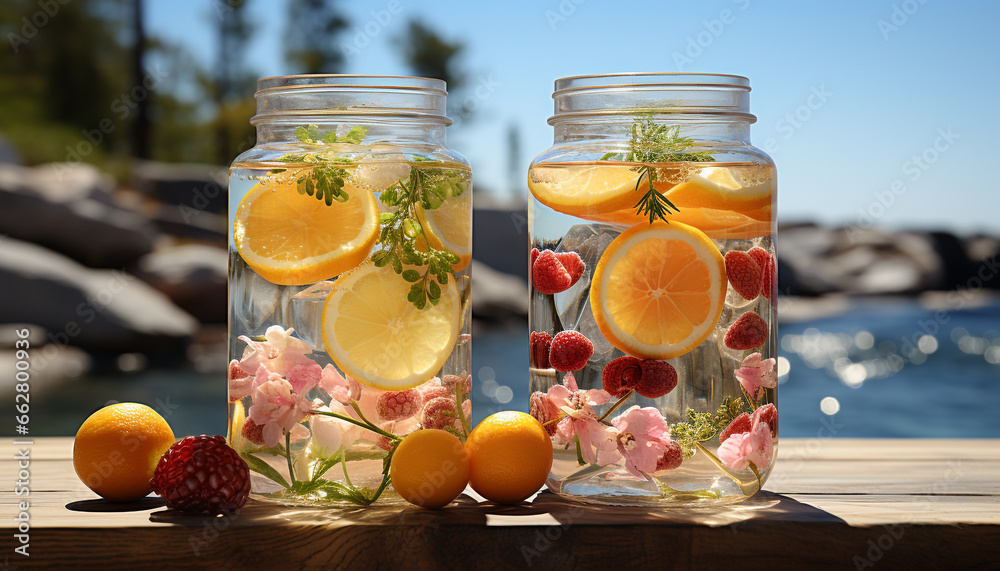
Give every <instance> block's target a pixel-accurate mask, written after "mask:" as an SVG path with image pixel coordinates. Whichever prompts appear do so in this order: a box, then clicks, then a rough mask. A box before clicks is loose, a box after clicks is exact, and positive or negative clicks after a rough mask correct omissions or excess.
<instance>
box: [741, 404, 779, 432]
mask: <svg viewBox="0 0 1000 571" xmlns="http://www.w3.org/2000/svg"><path fill="white" fill-rule="evenodd" d="M744 414H746V413H744ZM750 420H751V421H752V424H757V423H758V422H766V423H767V425H768V427H769V428H770V429H771V436H776V435H777V434H778V407H776V406H774V404H773V403H767V404H765V405H764V406H761V407H758V408H757V410H755V411H753V416H751V417H750Z"/></svg>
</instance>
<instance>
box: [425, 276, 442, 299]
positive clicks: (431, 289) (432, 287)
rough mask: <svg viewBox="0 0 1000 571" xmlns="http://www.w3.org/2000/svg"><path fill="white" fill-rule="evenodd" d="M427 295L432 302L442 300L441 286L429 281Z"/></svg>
mask: <svg viewBox="0 0 1000 571" xmlns="http://www.w3.org/2000/svg"><path fill="white" fill-rule="evenodd" d="M427 295H428V296H429V297H430V298H431V300H432V301H437V300H439V299H441V286H439V285H438V284H437V282H436V281H434V280H431V281H429V282H428V283H427Z"/></svg>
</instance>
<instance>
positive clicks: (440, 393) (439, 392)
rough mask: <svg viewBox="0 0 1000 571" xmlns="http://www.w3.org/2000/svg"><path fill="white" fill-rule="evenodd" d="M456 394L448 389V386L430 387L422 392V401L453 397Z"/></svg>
mask: <svg viewBox="0 0 1000 571" xmlns="http://www.w3.org/2000/svg"><path fill="white" fill-rule="evenodd" d="M454 395H455V393H454V392H452V391H450V390H448V388H447V387H431V388H429V389H424V391H423V392H421V393H420V397H421V402H427V401H429V400H431V399H436V398H438V397H445V398H453V397H454Z"/></svg>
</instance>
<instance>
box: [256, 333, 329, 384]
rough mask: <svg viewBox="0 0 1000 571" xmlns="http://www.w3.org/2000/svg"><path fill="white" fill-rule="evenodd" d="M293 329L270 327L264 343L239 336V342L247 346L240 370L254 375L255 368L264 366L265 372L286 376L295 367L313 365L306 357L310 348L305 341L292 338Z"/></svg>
mask: <svg viewBox="0 0 1000 571" xmlns="http://www.w3.org/2000/svg"><path fill="white" fill-rule="evenodd" d="M294 331H295V330H294V329H285V328H283V327H281V326H280V325H272V326H271V327H268V328H267V331H266V332H264V339H265V340H264V341H255V340H253V339H250V338H249V337H247V336H246V335H240V340H241V341H243V342H244V343H246V344H247V348H246V349H245V350H244V351H243V358H242V359H241V360H240V368H241V369H243V370H244V371H246V372H247V373H250V374H254V373H255V372H256V371H257V367H259V366H261V365H264V366H265V367H267V370H268V371H270V372H272V373H277V374H279V375H281V376H283V377H284V376H288V373H289V371H291V369H292V368H293V367H295V366H296V365H308V364H309V363H313V364H315V361H313V360H312V359H310V358H309V357H306V355H308V354H310V353H312V347H310V346H309V344H308V343H306V342H305V341H303V340H301V339H299V338H297V337H292V333H293V332H294Z"/></svg>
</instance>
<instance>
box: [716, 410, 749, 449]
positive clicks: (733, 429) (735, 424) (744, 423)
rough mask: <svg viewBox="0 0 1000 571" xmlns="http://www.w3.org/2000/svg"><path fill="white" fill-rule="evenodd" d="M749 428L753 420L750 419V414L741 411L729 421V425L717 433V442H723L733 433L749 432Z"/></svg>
mask: <svg viewBox="0 0 1000 571" xmlns="http://www.w3.org/2000/svg"><path fill="white" fill-rule="evenodd" d="M751 428H753V421H752V420H751V419H750V415H749V414H747V413H745V412H744V413H741V414H740V415H739V416H737V417H736V418H734V419H733V421H732V422H730V423H729V426H727V427H726V428H724V429H723V430H722V432H720V433H719V443H720V444H721V443H723V442H725V441H726V439H727V438H729V437H730V436H732V435H734V434H742V433H744V432H750V429H751Z"/></svg>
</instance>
